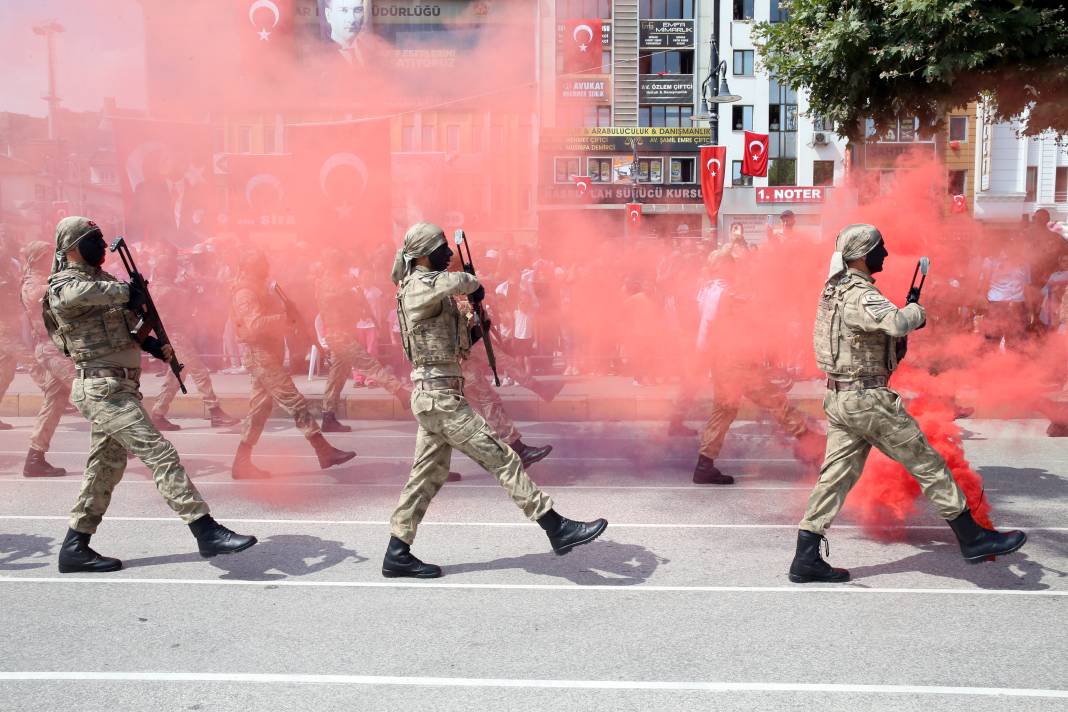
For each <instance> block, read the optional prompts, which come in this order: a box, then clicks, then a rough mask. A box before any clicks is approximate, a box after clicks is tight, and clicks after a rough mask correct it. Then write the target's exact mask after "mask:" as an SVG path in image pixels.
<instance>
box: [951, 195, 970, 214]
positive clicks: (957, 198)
mask: <svg viewBox="0 0 1068 712" xmlns="http://www.w3.org/2000/svg"><path fill="white" fill-rule="evenodd" d="M967 210H968V199H967V198H965V197H964V196H963V195H954V196H953V208H952V210H951V212H954V213H963V212H966V211H967Z"/></svg>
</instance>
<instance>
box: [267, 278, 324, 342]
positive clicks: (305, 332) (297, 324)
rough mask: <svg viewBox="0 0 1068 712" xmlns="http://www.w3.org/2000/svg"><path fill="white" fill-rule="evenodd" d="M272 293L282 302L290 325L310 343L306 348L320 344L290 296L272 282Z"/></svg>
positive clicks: (276, 283)
mask: <svg viewBox="0 0 1068 712" xmlns="http://www.w3.org/2000/svg"><path fill="white" fill-rule="evenodd" d="M271 291H273V292H274V293H275V294H276V295H277V296H278V299H279V301H281V302H282V307H283V308H284V309H285V310H286V317H287V318H288V319H289V323H290V324H292V325H293V329H294V330H295V331H296V332H297V335H298V336H300V338H302V339H304V340H305V341H307V342H308V343H307V344H305V346H307V347H308V348H311V347H312V346H314V345H316V344H318V343H319V340H318V339H317V338H315V333H314V332H313V331H312V330H311V328H309V327H308V322H307V321H305V320H304V317H303V316H302V315H301V313H300V310H299V309H297V305H296V304H295V303H294V302H293V300H292V299H290V298H289V295H287V294H286V293H285V292H284V291H283V290H282V288H281V287H280V286H278V282H271Z"/></svg>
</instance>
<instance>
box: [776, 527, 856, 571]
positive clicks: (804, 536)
mask: <svg viewBox="0 0 1068 712" xmlns="http://www.w3.org/2000/svg"><path fill="white" fill-rule="evenodd" d="M821 541H822V542H826V541H827V537H825V536H821V535H819V534H814V533H812V532H810V531H805V530H804V529H798V530H797V553H795V554H794V560H793V562H791V563H790V580H791V581H793V582H794V583H814V582H820V583H845V582H846V581H848V580H849V572H848V571H846V570H845V569H836V568H833V567H832V566H831V565H830V564H828V563H827V562H826V561H824V560H823V557H822V556H820V542H821ZM830 555H831V545H830V544H827V556H830Z"/></svg>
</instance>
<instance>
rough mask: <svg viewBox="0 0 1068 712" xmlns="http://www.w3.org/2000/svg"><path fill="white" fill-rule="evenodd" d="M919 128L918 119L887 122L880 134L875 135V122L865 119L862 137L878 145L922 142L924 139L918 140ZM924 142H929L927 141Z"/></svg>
mask: <svg viewBox="0 0 1068 712" xmlns="http://www.w3.org/2000/svg"><path fill="white" fill-rule="evenodd" d="M919 126H920V122H919V119H916V118H904V119H896V120H894V121H891V122H889V123H888V124H887V125H886V127H885V128H884V129H883V132H882V133H881V134H879V135H876V134H877V132H878V129H877V128H876V126H875V122H874V121H872V120H871V119H866V120H865V122H864V137H865V138H871V139H875V141H877V142H879V143H911V142H914V141H923V140H925V139H922V138H920V134H919ZM926 140H928V141H929V139H926Z"/></svg>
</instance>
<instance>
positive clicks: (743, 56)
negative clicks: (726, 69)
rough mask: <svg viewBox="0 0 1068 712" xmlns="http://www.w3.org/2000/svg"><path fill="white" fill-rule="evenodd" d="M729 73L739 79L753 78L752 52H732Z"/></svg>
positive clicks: (746, 50)
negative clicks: (732, 59)
mask: <svg viewBox="0 0 1068 712" xmlns="http://www.w3.org/2000/svg"><path fill="white" fill-rule="evenodd" d="M731 71H732V72H734V74H735V75H736V76H739V77H751V76H753V50H751V49H736V50H734V65H733V67H732V68H731Z"/></svg>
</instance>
